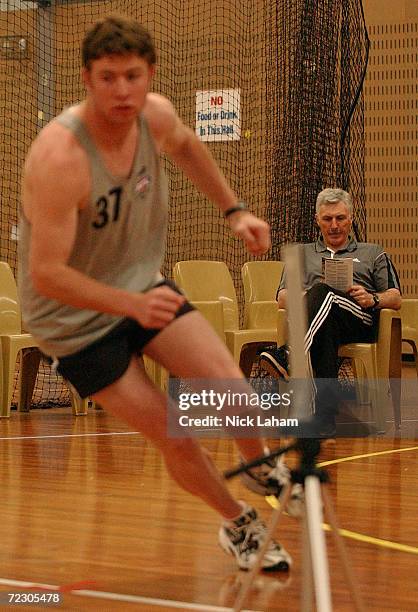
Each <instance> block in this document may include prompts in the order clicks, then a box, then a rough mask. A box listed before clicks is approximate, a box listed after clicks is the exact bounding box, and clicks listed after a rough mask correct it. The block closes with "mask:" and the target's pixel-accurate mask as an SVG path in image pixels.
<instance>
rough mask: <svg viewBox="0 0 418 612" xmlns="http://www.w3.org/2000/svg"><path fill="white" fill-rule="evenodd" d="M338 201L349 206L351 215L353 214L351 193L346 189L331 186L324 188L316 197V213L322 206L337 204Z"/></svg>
mask: <svg viewBox="0 0 418 612" xmlns="http://www.w3.org/2000/svg"><path fill="white" fill-rule="evenodd" d="M336 202H343V204H345V205H346V207H347V210H348V214H349V215H350V217H352V216H353V200H352V199H351V195H350V194H349V193H347V191H344V189H337V188H331V187H329V188H328V189H324V190H323V191H321V193H319V194H318V197H317V198H316V214H318V213H319V209H320V208H321V206H324V205H325V206H326V205H327V204H335V203H336Z"/></svg>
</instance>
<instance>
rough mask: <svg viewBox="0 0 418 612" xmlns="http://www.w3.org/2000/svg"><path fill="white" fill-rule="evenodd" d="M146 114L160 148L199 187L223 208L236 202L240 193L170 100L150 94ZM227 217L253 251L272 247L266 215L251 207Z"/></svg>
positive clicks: (231, 225) (229, 206) (254, 252)
mask: <svg viewBox="0 0 418 612" xmlns="http://www.w3.org/2000/svg"><path fill="white" fill-rule="evenodd" d="M144 114H145V116H146V118H147V120H148V122H149V125H150V128H151V131H152V133H153V136H154V139H155V140H156V142H157V143H158V145H159V147H160V150H161V151H164V152H165V153H167V155H169V157H170V158H171V159H172V160H173V161H174V163H175V164H176V165H177V166H178V167H179V168H181V169H182V170H183V172H184V173H185V174H186V175H187V176H188V177H189V179H190V180H191V181H192V182H193V183H194V185H196V187H197V188H198V189H199V191H201V192H202V193H204V194H205V195H206V196H207V197H208V198H209V199H210V200H211V201H212V202H214V203H215V204H217V206H218V207H219V208H220V210H221V211H223V212H225V211H226V210H228V208H232V207H234V206H236V204H237V202H238V197H237V195H236V194H235V192H234V191H233V190H232V189H231V187H230V185H229V184H228V181H227V180H226V178H225V176H224V175H223V173H222V172H221V170H220V169H219V167H218V165H217V164H216V162H215V160H214V159H213V157H212V154H211V152H210V151H209V149H208V147H207V146H206V145H205V144H204V143H203V142H201V141H200V140H199V139H198V138H197V136H196V134H195V133H194V132H193V130H191V129H190V128H189V127H187V126H186V125H185V124H184V123H183V122H182V121H181V119H180V117H179V116H178V115H177V113H176V111H175V109H174V107H173V106H172V104H171V103H170V102H169V100H167V99H166V98H164V97H162V96H159V95H157V94H148V99H147V104H146V105H145V108H144ZM227 220H228V223H229V224H230V227H231V230H232V231H233V233H234V234H235V235H236V236H239V237H240V238H242V239H243V240H244V242H245V244H246V246H247V248H248V250H249V251H250V253H252V254H253V255H261V254H263V253H265V252H266V251H267V250H268V249H269V248H270V228H269V226H268V224H267V223H266V222H265V221H263V220H262V219H259V218H257V217H255V216H254V215H253V214H251V213H250V212H248V211H237V212H234V213H233V214H232V215H229V216H228V219H227Z"/></svg>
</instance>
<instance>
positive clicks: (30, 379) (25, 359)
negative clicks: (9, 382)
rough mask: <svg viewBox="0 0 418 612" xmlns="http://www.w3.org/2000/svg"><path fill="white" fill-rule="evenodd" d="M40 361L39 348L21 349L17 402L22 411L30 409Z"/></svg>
mask: <svg viewBox="0 0 418 612" xmlns="http://www.w3.org/2000/svg"><path fill="white" fill-rule="evenodd" d="M40 361H41V353H40V351H39V350H38V349H36V348H30V349H23V350H22V351H21V357H20V372H19V398H18V403H17V409H18V410H19V411H21V412H29V410H30V407H31V403H32V396H33V390H34V388H35V383H36V376H37V374H38V370H39V363H40Z"/></svg>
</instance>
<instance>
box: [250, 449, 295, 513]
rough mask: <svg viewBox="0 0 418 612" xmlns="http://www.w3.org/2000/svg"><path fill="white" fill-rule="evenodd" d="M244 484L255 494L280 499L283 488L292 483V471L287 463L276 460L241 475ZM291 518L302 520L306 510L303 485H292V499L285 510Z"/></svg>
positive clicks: (268, 461) (267, 460) (270, 460)
mask: <svg viewBox="0 0 418 612" xmlns="http://www.w3.org/2000/svg"><path fill="white" fill-rule="evenodd" d="M241 480H242V482H243V484H244V485H245V486H246V487H247V489H250V490H251V491H253V492H254V493H258V494H259V495H263V496H264V497H266V496H268V495H274V496H275V497H279V496H280V494H281V492H282V491H283V488H284V487H285V486H286V485H287V484H288V483H289V482H290V470H289V468H288V467H287V465H286V464H285V463H283V462H282V461H280V460H276V459H266V462H265V463H263V464H262V465H260V466H259V467H256V468H251V469H249V470H247V471H245V472H243V473H242V474H241ZM285 510H286V512H287V513H288V514H289V515H290V516H294V517H296V518H300V517H301V516H302V515H303V512H304V510H305V493H304V490H303V486H302V485H301V484H298V483H296V484H294V485H292V490H291V493H290V498H289V501H288V503H287V506H286V508H285Z"/></svg>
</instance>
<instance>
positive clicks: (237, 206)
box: [224, 202, 247, 219]
mask: <svg viewBox="0 0 418 612" xmlns="http://www.w3.org/2000/svg"><path fill="white" fill-rule="evenodd" d="M239 210H247V207H246V205H245V203H244V202H237V203H236V204H235V206H231V208H227V209H226V210H225V211H224V217H225V219H227V217H229V215H232V214H233V213H234V212H238V211H239Z"/></svg>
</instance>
